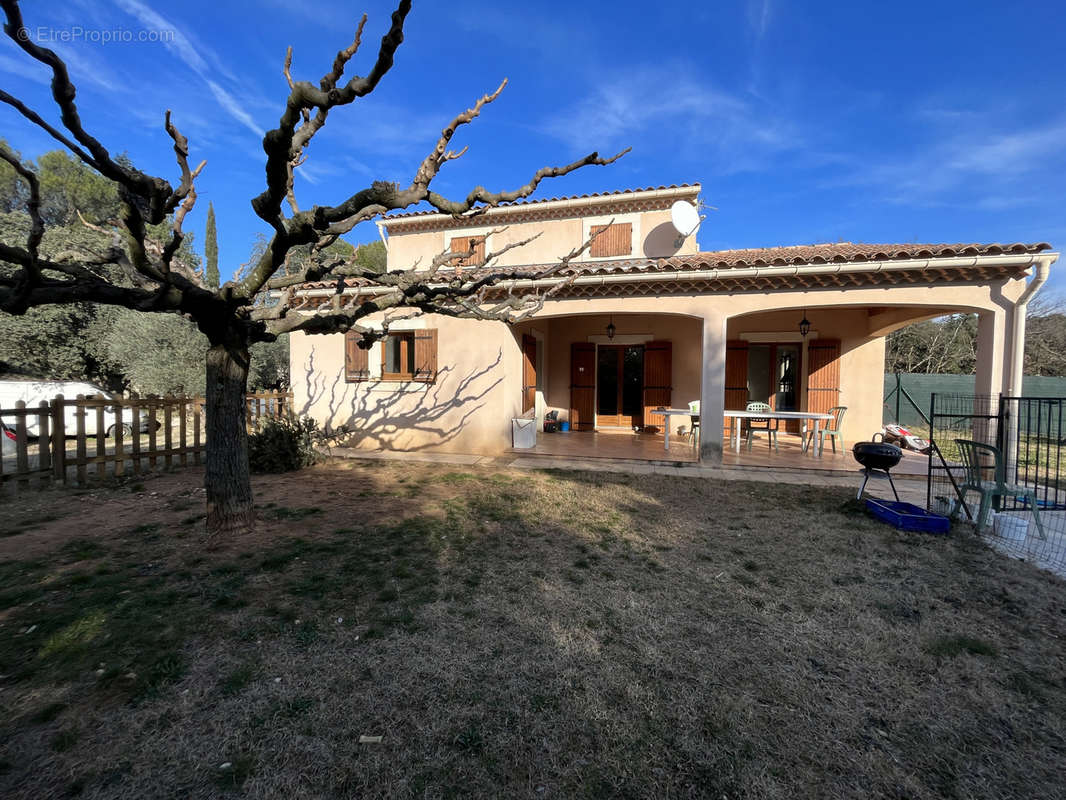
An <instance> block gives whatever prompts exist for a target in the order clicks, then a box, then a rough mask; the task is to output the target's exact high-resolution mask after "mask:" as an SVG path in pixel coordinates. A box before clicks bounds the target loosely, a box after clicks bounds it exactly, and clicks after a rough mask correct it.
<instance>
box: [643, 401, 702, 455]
mask: <svg viewBox="0 0 1066 800" xmlns="http://www.w3.org/2000/svg"><path fill="white" fill-rule="evenodd" d="M651 413H652V414H658V415H659V416H660V417H662V418H663V447H664V448H665V449H667V450H669V449H670V417H681V416H685V417H695V416H699V415H698V414H693V413H692V410H691V409H688V408H653V409H652V410H651Z"/></svg>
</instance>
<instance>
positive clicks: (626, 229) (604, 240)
mask: <svg viewBox="0 0 1066 800" xmlns="http://www.w3.org/2000/svg"><path fill="white" fill-rule="evenodd" d="M600 231H603V233H602V234H600V235H599V236H596V234H598V233H600ZM590 234H591V235H593V236H596V238H595V239H594V240H593V241H592V246H591V247H590V248H589V255H590V256H591V257H592V258H610V257H611V256H629V255H633V223H631V222H616V223H614V224H613V225H593V226H592V228H591V229H590Z"/></svg>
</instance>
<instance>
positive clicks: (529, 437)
mask: <svg viewBox="0 0 1066 800" xmlns="http://www.w3.org/2000/svg"><path fill="white" fill-rule="evenodd" d="M536 446H537V421H536V420H535V419H519V418H515V419H512V420H511V447H514V448H525V447H536Z"/></svg>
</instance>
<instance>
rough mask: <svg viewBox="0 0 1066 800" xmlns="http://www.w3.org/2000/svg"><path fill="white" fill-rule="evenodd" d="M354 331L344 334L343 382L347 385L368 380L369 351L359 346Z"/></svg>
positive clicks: (358, 336)
mask: <svg viewBox="0 0 1066 800" xmlns="http://www.w3.org/2000/svg"><path fill="white" fill-rule="evenodd" d="M361 338H362V336H361V335H360V334H359V333H357V332H356V331H348V332H346V333H345V334H344V380H345V381H347V382H348V383H355V382H356V381H366V380H370V351H369V350H364V349H363V348H361V347H360V346H359V340H360V339H361Z"/></svg>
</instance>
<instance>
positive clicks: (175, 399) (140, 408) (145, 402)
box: [0, 392, 292, 487]
mask: <svg viewBox="0 0 1066 800" xmlns="http://www.w3.org/2000/svg"><path fill="white" fill-rule="evenodd" d="M291 413H292V393H291V392H257V393H254V394H249V395H248V396H247V398H246V400H245V423H246V424H247V426H248V428H249V430H250V431H251V430H254V429H255V428H256V427H258V426H259V425H260V424H261V422H262V421H263V420H265V419H280V418H282V417H286V416H289V415H290V414H291ZM204 419H205V411H204V398H202V397H185V396H173V395H166V396H165V397H158V396H155V395H148V396H146V397H138V396H137V395H136V394H131V395H129V396H127V397H104V396H101V395H89V396H85V395H78V396H77V398H75V399H67V398H64V397H63V395H57V396H56V398H55V399H54V400H52V401H51V402H46V401H41V403H40V405H39V406H36V407H33V406H27V405H26V404H25V403H24V402H22V401H19V402H18V403H16V404H15V408H13V409H7V408H5V409H0V422H2V423H3V429H2V430H0V444H2V447H0V485H2V484H5V483H6V484H15V485H16V486H18V487H26V486H29V485H31V484H33V483H37V484H47V483H53V482H54V483H62V484H71V483H76V484H77V485H78V486H84V485H86V484H87V483H88V481H89V478H90V477H91V478H93V479H100V478H107V477H123V476H126V475H139V474H140V473H141V472H146V471H151V470H154V469H158V468H159V467H160V466H163V467H164V468H167V469H169V468H171V467H175V466H186V465H188V464H190V463H191V464H199V463H201V460H202V459H203V453H204V449H205V447H206V442H207V439H206V436H205V431H204Z"/></svg>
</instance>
